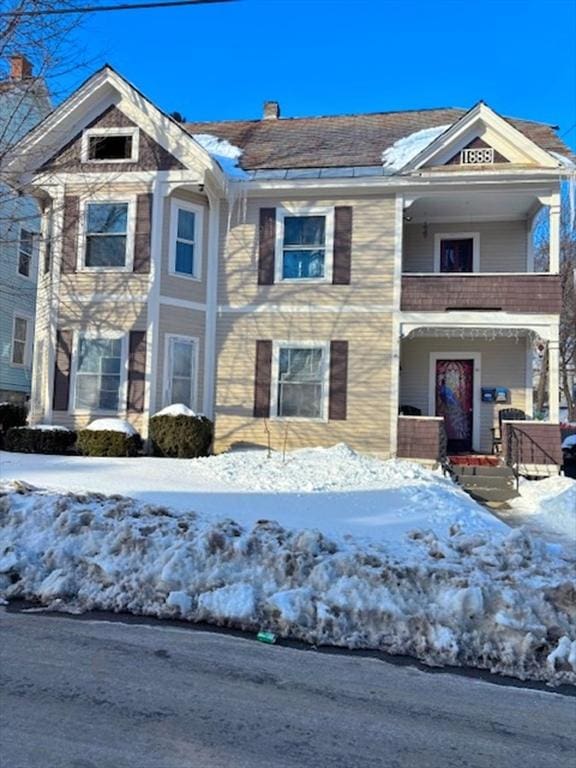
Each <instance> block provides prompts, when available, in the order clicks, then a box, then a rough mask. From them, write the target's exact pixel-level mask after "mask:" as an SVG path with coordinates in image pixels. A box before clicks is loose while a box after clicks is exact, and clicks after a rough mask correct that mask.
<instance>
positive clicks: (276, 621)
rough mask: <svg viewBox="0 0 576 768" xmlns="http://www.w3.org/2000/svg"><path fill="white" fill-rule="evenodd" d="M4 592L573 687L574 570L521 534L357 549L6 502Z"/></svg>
mask: <svg viewBox="0 0 576 768" xmlns="http://www.w3.org/2000/svg"><path fill="white" fill-rule="evenodd" d="M1 490H2V495H1V497H0V522H1V525H2V528H1V530H2V534H1V537H0V589H1V590H2V593H3V595H4V596H5V597H6V598H8V599H10V598H24V599H29V600H36V601H39V602H40V603H42V604H44V605H47V606H51V607H53V608H61V609H70V610H78V609H81V610H90V609H106V610H113V611H128V612H131V613H135V614H144V615H152V616H159V617H180V618H183V619H186V620H189V621H192V622H199V621H207V622H211V623H214V624H218V625H226V626H230V627H237V628H241V629H244V630H250V631H257V630H259V629H261V628H265V629H268V630H272V631H274V632H276V633H278V634H279V635H280V636H281V637H292V638H298V639H301V640H304V641H307V642H310V643H315V644H328V645H336V646H344V647H349V648H374V649H380V650H383V651H387V652H389V653H395V654H410V655H412V656H415V657H417V658H419V659H421V660H422V661H424V662H426V663H428V664H453V665H467V666H476V667H481V668H487V669H491V670H493V671H497V672H501V673H506V674H511V675H515V676H517V677H520V678H531V679H537V680H547V681H549V682H550V683H554V684H560V683H563V682H576V627H575V613H576V608H575V600H574V598H575V594H576V588H575V585H574V565H575V563H574V561H569V560H567V559H560V558H559V557H557V556H555V555H554V554H552V552H553V550H552V549H551V548H548V547H547V546H546V545H545V544H544V543H543V542H538V541H536V540H534V539H531V538H530V537H529V536H528V535H527V534H526V533H525V532H523V531H520V530H515V531H512V532H511V533H509V534H507V535H495V534H491V535H490V534H488V533H484V534H482V533H472V534H470V533H468V532H465V531H463V530H462V529H461V528H459V527H457V526H455V527H454V528H453V530H452V531H451V532H450V535H449V536H448V537H447V538H446V539H440V538H438V536H436V535H435V534H434V533H432V532H425V531H421V532H418V533H414V534H412V536H411V538H410V539H409V540H407V541H406V543H405V544H404V545H403V546H402V547H399V546H398V545H394V546H392V547H391V546H386V545H384V544H382V545H373V546H364V547H362V548H360V547H357V546H353V545H351V544H343V543H341V542H337V541H333V540H331V539H329V538H327V537H326V536H324V535H323V534H322V533H320V532H319V531H315V530H290V529H286V528H283V527H281V526H280V525H278V524H277V523H275V522H271V521H260V522H259V523H257V524H256V525H255V526H253V527H252V528H250V529H248V528H244V527H242V526H240V525H238V524H237V523H235V522H234V521H232V520H221V521H219V522H214V521H211V520H208V519H204V518H201V517H199V516H198V515H196V514H195V513H193V512H189V513H187V514H180V515H175V514H172V513H171V512H170V511H168V510H166V509H164V508H161V507H157V506H151V505H146V504H143V503H139V502H135V501H134V500H131V499H127V498H122V497H119V496H115V497H106V496H103V495H100V494H86V495H75V494H71V493H69V494H58V493H50V492H43V491H40V490H37V489H34V488H32V487H30V486H26V485H23V484H21V483H6V484H4V485H3V486H2V487H1Z"/></svg>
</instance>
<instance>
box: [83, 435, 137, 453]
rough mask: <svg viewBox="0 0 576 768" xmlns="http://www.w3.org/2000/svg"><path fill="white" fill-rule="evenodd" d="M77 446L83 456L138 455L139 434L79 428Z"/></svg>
mask: <svg viewBox="0 0 576 768" xmlns="http://www.w3.org/2000/svg"><path fill="white" fill-rule="evenodd" d="M77 448H78V450H79V451H80V453H82V454H84V456H138V454H139V453H140V452H141V450H142V439H141V437H140V435H137V434H135V435H127V434H126V433H125V432H116V431H115V430H111V429H100V430H94V429H81V430H80V432H78V442H77Z"/></svg>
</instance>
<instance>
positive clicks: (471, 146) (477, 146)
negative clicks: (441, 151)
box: [444, 136, 510, 166]
mask: <svg viewBox="0 0 576 768" xmlns="http://www.w3.org/2000/svg"><path fill="white" fill-rule="evenodd" d="M484 149H487V150H491V152H490V154H491V156H492V160H491V161H490V163H491V164H493V165H500V164H501V163H509V162H510V160H508V158H507V157H504V155H503V154H502V153H501V152H499V151H498V150H497V149H496V148H495V147H493V146H491V145H490V144H488V142H487V141H484V139H482V138H481V137H480V136H477V137H476V138H475V139H472V141H469V142H468V144H466V146H465V147H463V148H462V149H460V150H458V152H456V153H455V154H454V155H453V156H452V157H451V158H450V160H447V161H446V163H444V165H468V166H469V165H476V164H478V165H482V164H483V163H482V162H480V161H481V160H482V159H484V158H483V157H482V152H481V151H480V152H477V153H472V152H469V153H466V150H484ZM464 153H466V154H467V155H468V158H469V162H468V163H467V162H466V160H465V158H464V157H463V155H464ZM474 154H476V158H477V159H476V158H474Z"/></svg>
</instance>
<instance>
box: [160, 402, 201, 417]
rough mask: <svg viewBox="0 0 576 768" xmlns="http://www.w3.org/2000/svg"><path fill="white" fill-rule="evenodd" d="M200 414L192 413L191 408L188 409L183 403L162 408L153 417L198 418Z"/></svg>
mask: <svg viewBox="0 0 576 768" xmlns="http://www.w3.org/2000/svg"><path fill="white" fill-rule="evenodd" d="M200 415H201V414H199V413H196V411H193V410H192V408H188V406H187V405H184V403H174V405H167V406H166V408H162V410H161V411H158V412H157V413H155V414H154V416H200Z"/></svg>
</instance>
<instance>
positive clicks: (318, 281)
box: [274, 277, 333, 285]
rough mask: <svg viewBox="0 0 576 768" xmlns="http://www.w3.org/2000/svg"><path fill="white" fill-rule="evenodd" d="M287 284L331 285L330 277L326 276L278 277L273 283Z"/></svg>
mask: <svg viewBox="0 0 576 768" xmlns="http://www.w3.org/2000/svg"><path fill="white" fill-rule="evenodd" d="M284 283H287V284H288V285H291V284H294V283H297V284H298V285H308V284H309V285H332V284H333V283H332V278H331V277H330V278H328V277H280V278H277V279H276V280H275V281H274V285H283V284H284Z"/></svg>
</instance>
